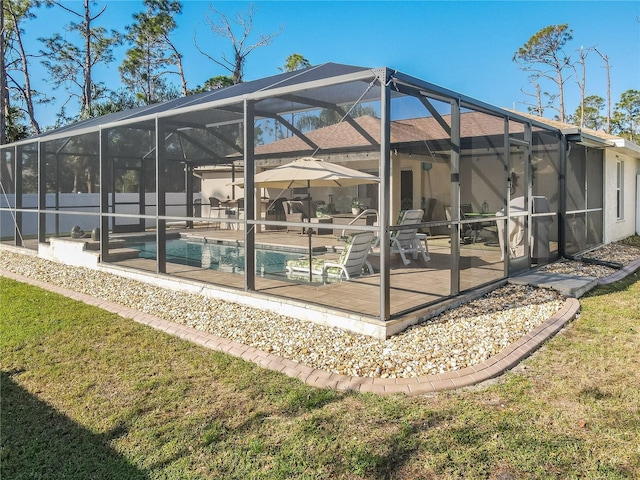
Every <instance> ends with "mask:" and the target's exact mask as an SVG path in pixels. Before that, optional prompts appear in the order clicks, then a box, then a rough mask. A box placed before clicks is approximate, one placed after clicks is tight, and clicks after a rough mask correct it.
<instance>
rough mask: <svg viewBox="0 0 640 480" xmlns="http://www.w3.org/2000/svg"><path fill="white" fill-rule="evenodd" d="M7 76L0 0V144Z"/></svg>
mask: <svg viewBox="0 0 640 480" xmlns="http://www.w3.org/2000/svg"><path fill="white" fill-rule="evenodd" d="M8 114H9V108H8V102H7V76H6V72H5V66H4V2H3V1H2V0H0V145H4V144H5V143H7V115H8Z"/></svg>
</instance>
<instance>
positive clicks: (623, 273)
mask: <svg viewBox="0 0 640 480" xmlns="http://www.w3.org/2000/svg"><path fill="white" fill-rule="evenodd" d="M638 269H640V258H638V259H636V260H634V261H633V262H629V263H628V264H627V265H625V266H624V267H622V268H621V269H620V270H618V271H616V272H615V273H613V274H611V275H609V276H608V277H603V278H599V279H598V285H609V284H610V283H614V282H618V281H620V280H622V279H624V278H626V277H628V276H629V275H631V274H632V273H633V272H635V271H636V270H638Z"/></svg>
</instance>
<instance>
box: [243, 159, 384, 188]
mask: <svg viewBox="0 0 640 480" xmlns="http://www.w3.org/2000/svg"><path fill="white" fill-rule="evenodd" d="M379 181H380V179H379V178H378V177H376V176H374V175H370V174H368V173H363V172H359V171H358V170H354V169H352V168H348V167H343V166H342V165H338V164H336V163H330V162H325V161H323V160H321V159H319V158H313V157H303V158H300V159H298V160H295V161H293V162H291V163H287V164H284V165H280V166H279V167H276V168H273V169H271V170H265V171H264V172H261V173H258V174H257V175H256V176H255V177H254V183H255V186H256V187H272V188H282V189H285V188H304V187H350V186H353V185H363V184H366V183H378V182H379ZM233 184H234V185H238V186H240V187H242V186H244V180H238V181H236V182H233Z"/></svg>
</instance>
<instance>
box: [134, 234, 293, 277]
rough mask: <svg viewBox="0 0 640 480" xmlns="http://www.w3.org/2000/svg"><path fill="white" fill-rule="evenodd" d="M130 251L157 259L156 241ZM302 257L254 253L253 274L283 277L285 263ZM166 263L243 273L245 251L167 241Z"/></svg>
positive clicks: (212, 245) (242, 248)
mask: <svg viewBox="0 0 640 480" xmlns="http://www.w3.org/2000/svg"><path fill="white" fill-rule="evenodd" d="M130 248H135V249H136V250H140V258H149V259H155V258H156V244H155V241H154V242H142V243H135V244H132V245H131V246H130ZM301 256H303V255H302V254H298V253H283V252H277V251H273V250H263V249H256V273H258V274H278V273H279V274H282V273H284V271H285V263H286V261H287V260H289V259H295V258H299V257H301ZM167 262H170V263H178V264H180V265H189V266H192V267H200V268H210V269H212V270H220V271H225V272H232V273H242V272H244V247H239V246H235V245H219V244H212V243H201V242H188V241H186V240H182V239H175V240H167Z"/></svg>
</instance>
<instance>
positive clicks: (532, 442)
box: [0, 275, 640, 480]
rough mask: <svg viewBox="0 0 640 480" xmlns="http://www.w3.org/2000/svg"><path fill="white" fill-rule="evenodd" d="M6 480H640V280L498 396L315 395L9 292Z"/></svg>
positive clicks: (178, 344)
mask: <svg viewBox="0 0 640 480" xmlns="http://www.w3.org/2000/svg"><path fill="white" fill-rule="evenodd" d="M0 292H1V293H0V295H1V297H0V339H1V340H0V341H1V342H2V343H1V345H0V347H1V351H0V352H1V353H0V370H1V372H2V378H1V380H2V383H1V388H2V390H1V392H0V393H1V401H2V404H1V422H2V423H1V426H2V429H1V432H0V441H1V450H0V476H1V477H2V478H11V479H16V480H20V479H62V478H65V479H68V478H72V479H87V478H92V479H107V478H108V479H124V478H126V479H151V478H162V479H196V478H197V479H206V478H212V479H213V478H216V479H218V478H225V479H236V478H237V479H282V478H297V479H325V478H326V479H335V478H348V479H351V478H354V479H359V478H370V479H386V478H389V479H403V478H425V479H429V478H434V479H435V478H438V479H441V478H444V479H448V478H496V479H497V478H502V479H508V478H517V479H529V478H531V479H533V478H536V479H537V478H597V479H601V478H605V479H606V478H611V479H623V478H640V443H639V442H638V439H639V438H640V411H639V408H640V389H639V388H638V385H640V372H639V369H638V351H640V300H639V299H640V282H639V281H638V276H637V275H632V276H631V277H629V278H628V279H627V280H625V281H622V282H619V283H616V284H614V285H611V286H607V287H600V288H598V289H596V290H594V291H593V292H592V293H591V294H590V295H588V296H587V297H585V298H583V299H582V300H581V304H582V312H581V314H580V317H579V318H578V319H577V320H576V321H575V322H573V323H572V324H571V325H569V326H568V327H567V328H566V329H565V330H564V331H563V332H562V333H561V334H560V335H558V336H556V337H555V338H553V339H552V340H550V341H549V342H548V343H547V344H546V345H545V346H544V347H543V348H542V349H541V350H540V351H539V352H537V353H536V354H535V355H534V356H532V357H531V358H529V359H528V360H526V361H525V362H524V363H523V364H522V365H521V366H520V367H518V368H516V369H515V370H514V371H512V372H510V373H508V374H506V375H504V376H503V377H501V379H500V380H499V381H497V382H493V383H492V384H490V385H485V386H481V387H476V388H473V389H469V390H465V391H459V392H448V393H441V394H437V395H434V396H430V397H418V398H407V397H403V396H396V397H378V396H375V395H363V394H356V393H343V392H336V391H331V390H320V389H314V388H311V387H307V386H305V385H304V384H302V383H301V382H299V381H297V380H295V379H291V378H288V377H286V376H283V375H281V374H278V373H275V372H271V371H268V370H264V369H261V368H259V367H257V366H255V365H253V364H250V363H246V362H243V361H241V360H239V359H236V358H233V357H230V356H227V355H224V354H220V353H215V352H211V351H208V350H206V349H204V348H201V347H197V346H194V345H191V344H189V343H187V342H185V341H182V340H179V339H176V338H174V337H171V336H168V335H165V334H163V333H160V332H157V331H154V330H151V329H149V328H147V327H144V326H141V325H138V324H135V323H133V322H131V321H129V320H125V319H122V318H120V317H117V316H115V315H113V314H109V313H106V312H104V311H102V310H99V309H97V308H94V307H90V306H87V305H84V304H82V303H78V302H75V301H72V300H69V299H67V298H64V297H61V296H58V295H55V294H52V293H49V292H46V291H43V290H40V289H37V288H34V287H31V286H28V285H25V284H20V283H17V282H14V281H11V280H8V279H5V278H0Z"/></svg>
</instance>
